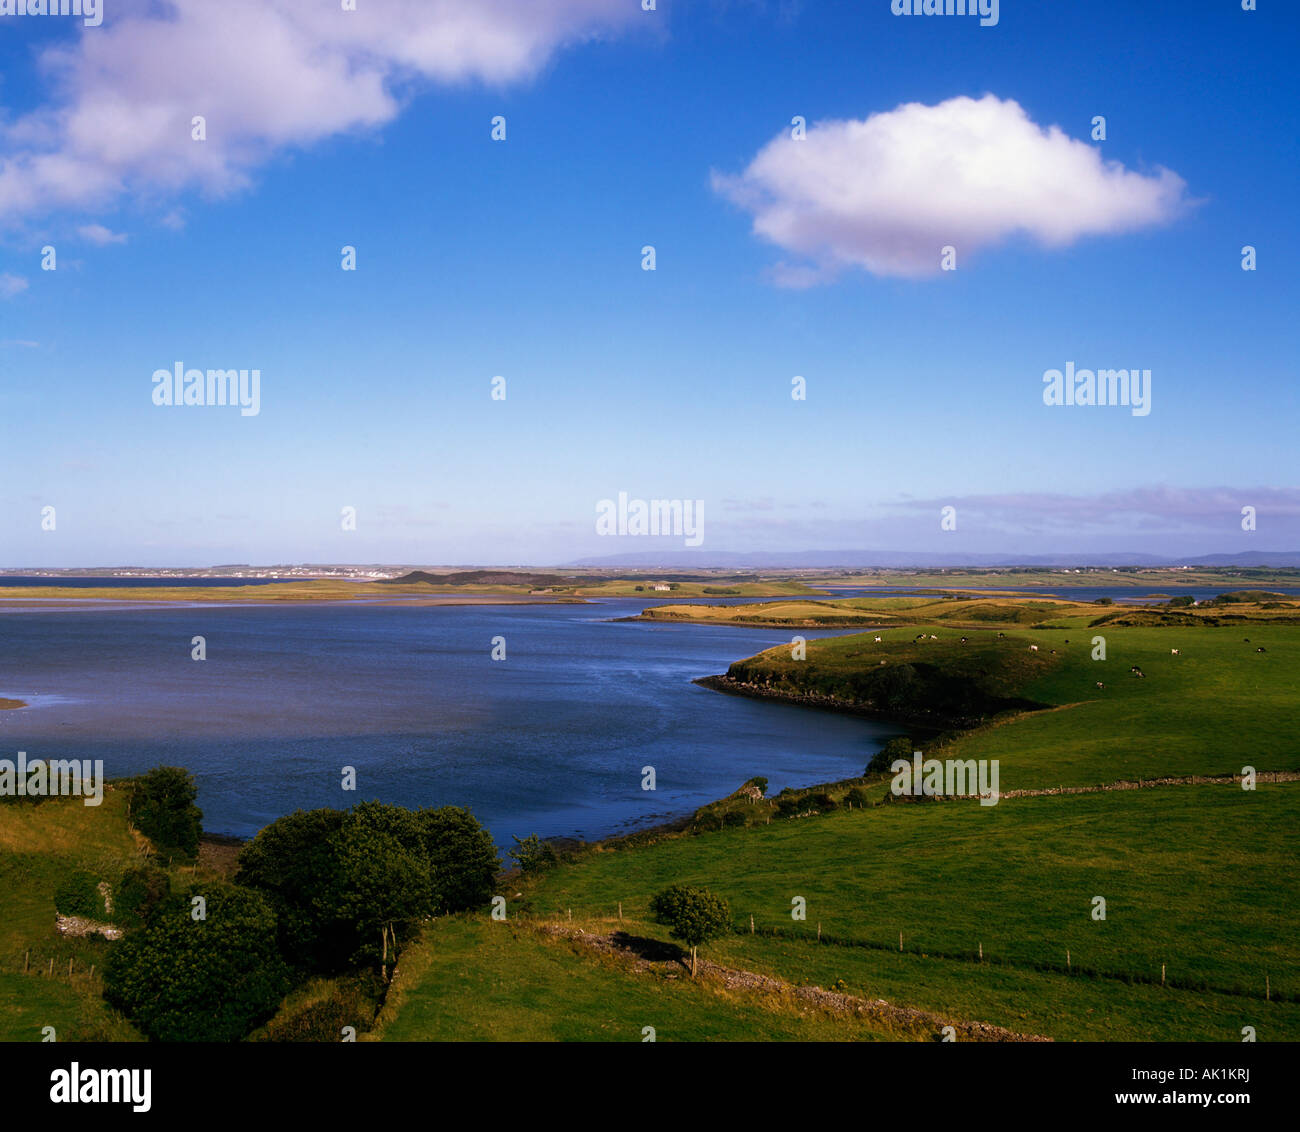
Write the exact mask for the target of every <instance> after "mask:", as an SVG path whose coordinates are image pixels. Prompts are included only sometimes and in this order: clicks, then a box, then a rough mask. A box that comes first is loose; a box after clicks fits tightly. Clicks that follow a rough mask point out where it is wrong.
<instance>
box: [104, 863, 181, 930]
mask: <svg viewBox="0 0 1300 1132" xmlns="http://www.w3.org/2000/svg"><path fill="white" fill-rule="evenodd" d="M171 890H172V886H171V880H170V879H169V878H168V876H167V874H166V873H165V872H163V871H162V869H159V868H156V867H155V866H153V865H132V866H131V867H130V868H128V869H127V870H126V872H125V873H123V874H122V879H121V881H119V882H118V886H117V891H116V892H115V893H114V894H113V919H114V920H115V921H117V922H118V923H123V924H128V925H131V926H134V927H139V926H140V925H141V924H144V923H147V922H148V921H149V918H150V917H151V916H152V915H153V914H154V912H155V911H157V910H158V908H159V907H160V906H161V905H162V904H163V902H164V901H165V900H166V899H167V898H168V897H169V896H170V895H171Z"/></svg>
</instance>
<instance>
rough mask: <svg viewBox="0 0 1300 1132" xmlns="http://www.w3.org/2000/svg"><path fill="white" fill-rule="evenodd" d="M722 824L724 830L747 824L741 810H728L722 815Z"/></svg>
mask: <svg viewBox="0 0 1300 1132" xmlns="http://www.w3.org/2000/svg"><path fill="white" fill-rule="evenodd" d="M722 824H723V827H724V828H733V829H734V828H735V827H736V826H740V825H745V824H747V823H746V821H745V815H744V814H742V813H741V812H740V811H739V810H728V811H727V812H726V813H725V814H723V815H722Z"/></svg>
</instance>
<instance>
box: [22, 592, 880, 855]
mask: <svg viewBox="0 0 1300 1132" xmlns="http://www.w3.org/2000/svg"><path fill="white" fill-rule="evenodd" d="M645 605H646V602H645V601H644V600H643V599H641V598H637V599H635V600H627V601H621V600H620V601H602V602H600V603H595V604H590V605H521V606H513V607H511V606H491V607H490V606H462V607H456V606H436V607H435V606H423V607H413V608H386V607H379V606H373V605H365V604H356V605H310V606H292V607H288V608H284V607H267V606H236V605H223V606H220V607H215V608H214V607H210V606H202V605H195V606H185V607H176V606H171V605H169V606H167V607H163V608H156V609H142V608H139V607H126V608H116V609H109V608H97V609H84V608H73V609H64V610H58V611H26V610H24V611H22V612H16V613H5V614H4V615H3V616H0V695H3V696H9V697H14V698H18V699H22V700H25V701H27V702H28V703H29V704H31V705H32V706H31V707H29V708H27V709H24V710H20V711H6V712H0V752H4V753H5V756H6V757H10V758H12V757H13V755H14V753H16V752H17V751H19V750H22V751H26V752H27V755H28V758H29V759H33V758H72V757H77V758H90V759H103V760H104V764H105V773H106V774H107V775H108V776H109V777H119V776H122V775H126V774H131V773H134V772H137V771H141V770H145V769H147V768H149V767H151V766H155V765H157V764H159V763H168V764H173V765H180V766H185V767H188V768H189V769H190V770H191V771H193V772H194V774H195V777H196V778H197V780H198V784H199V804H200V806H201V807H202V809H203V811H204V827H205V828H206V829H208V830H211V831H214V832H222V833H233V834H239V835H251V834H252V833H254V832H256V831H257V830H258V829H260V828H262V827H263V826H264V825H266V824H267V823H268V822H270V821H272V820H274V819H275V818H276V817H279V816H281V815H282V814H285V813H288V812H290V811H292V810H294V809H297V808H305V809H306V808H312V807H315V806H339V807H345V806H348V805H350V804H352V803H353V802H355V801H357V800H360V799H369V798H379V799H382V800H384V801H389V802H400V803H402V804H405V805H411V806H435V805H445V804H456V805H465V806H468V807H469V808H471V809H472V810H473V811H474V812H475V813H476V814H477V815H478V817H479V819H480V820H481V821H483V822H484V824H486V825H487V826H488V828H489V829H491V830H492V832H493V834H494V835H495V836H496V838H497V840H498V842H500V843H503V844H507V845H508V844H509V843H510V835H512V834H518V835H520V836H524V835H526V834H528V833H532V832H537V833H540V834H542V835H543V836H554V835H568V836H578V837H586V838H589V839H590V838H594V837H599V836H604V835H606V834H609V833H612V832H617V831H620V830H623V829H627V828H631V827H635V826H639V825H645V824H653V823H654V822H656V821H662V820H664V819H665V818H668V817H675V816H678V815H681V814H684V813H688V812H690V811H691V810H692V809H694V808H696V807H698V806H699V805H702V804H703V803H705V802H708V801H711V800H713V799H715V798H718V797H721V796H722V795H724V794H727V793H729V792H730V791H732V790H734V789H735V788H736V787H738V786H739V785H740V784H741V783H742V782H744V781H745V779H747V778H749V777H751V776H753V775H756V774H763V775H766V776H768V778H769V779H770V780H771V789H773V790H779V789H780V788H781V787H783V786H786V785H806V784H810V783H814V782H823V781H827V780H831V779H837V778H843V777H847V776H850V775H855V774H860V773H861V772H862V769H863V767H864V766H865V765H866V762H867V761H868V760H869V758H870V756H871V754H872V753H873V752H874V751H875V750H877V749H878V747H879V745H880V743H881V742H883V740H884V739H885V738H887V737H889V736H890V735H893V734H897V733H899V730H900V729H897V728H891V727H889V726H887V725H883V724H878V723H873V722H869V721H866V720H862V719H857V718H854V717H849V716H842V715H835V714H830V713H825V712H818V711H812V710H808V709H804V708H799V707H794V706H790V705H785V704H771V703H763V702H760V701H756V700H751V699H745V698H741V697H736V696H725V695H721V694H719V693H717V692H711V691H708V690H707V689H704V688H701V687H699V686H698V685H695V684H692V683H691V681H692V680H693V679H695V678H696V677H700V676H706V675H711V674H714V673H720V672H725V671H726V668H727V665H728V664H730V663H731V661H733V660H737V659H739V658H741V657H745V656H749V655H752V654H753V653H755V652H757V651H759V650H760V649H764V648H768V647H770V646H772V645H776V644H780V643H783V642H788V641H789V639H790V634H789V633H781V632H777V631H766V630H759V629H740V628H726V627H719V626H701V625H652V624H646V623H626V622H624V623H618V622H611V621H609V620H607V619H608V618H612V617H623V616H628V615H631V614H634V613H637V612H639V611H640V610H641V609H642V608H644V607H645ZM803 635H805V636H808V637H819V636H832V635H836V634H833V633H807V632H805V633H804V634H803ZM194 636H203V637H205V638H206V642H207V659H206V660H205V661H201V662H199V661H194V660H191V659H190V650H191V643H190V642H191V638H193V637H194ZM495 636H503V637H505V639H506V649H507V659H506V660H504V661H493V660H491V658H490V651H491V648H492V638H493V637H495ZM344 766H353V767H355V768H356V771H357V777H358V790H357V792H356V793H355V794H353V793H345V792H344V791H343V790H342V789H341V788H340V781H341V771H342V768H343V767H344ZM646 766H652V767H654V769H655V773H656V776H657V789H656V790H655V791H653V792H650V791H643V790H642V789H641V780H642V773H643V772H642V768H643V767H646Z"/></svg>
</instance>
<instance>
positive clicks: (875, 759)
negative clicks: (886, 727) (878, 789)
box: [866, 735, 912, 774]
mask: <svg viewBox="0 0 1300 1132" xmlns="http://www.w3.org/2000/svg"><path fill="white" fill-rule="evenodd" d="M898 759H903V760H904V761H906V762H909V763H910V762H911V761H912V740H911V739H909V738H908V737H907V736H906V735H900V736H899V737H898V738H897V739H890V740H889V742H888V743H886V744H885V745H884V746H883V747H881V748H880V750H878V751H877V752H876V753H875V754H874V755H872V756H871V761H870V762H869V763H867V769H866V773H867V774H890V773H891V771H890V767H892V766H893V765H894V763H895V761H896V760H898Z"/></svg>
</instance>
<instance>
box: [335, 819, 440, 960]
mask: <svg viewBox="0 0 1300 1132" xmlns="http://www.w3.org/2000/svg"><path fill="white" fill-rule="evenodd" d="M420 832H421V830H420V822H419V821H418V820H417V818H416V815H415V814H413V813H412V812H411V811H410V810H407V809H403V808H402V807H401V806H388V805H384V804H383V803H382V802H362V803H361V804H360V805H358V806H356V807H355V808H354V809H353V810H352V811H351V812H350V813H349V814H348V815H347V817H346V818H345V819H344V822H343V825H342V826H341V827H340V828H339V831H338V832H337V833H336V834H335V835H334V838H333V841H334V845H335V849H336V851H337V853H338V860H339V864H340V866H341V869H342V885H341V887H340V891H339V911H340V912H342V913H343V914H344V915H345V916H347V917H348V918H349V919H350V920H351V921H352V922H353V923H354V924H355V925H356V928H357V931H358V932H359V933H360V935H361V938H362V940H363V947H362V948H361V949H360V950H359V952H358V954H357V958H361V957H362V956H364V955H366V954H367V953H369V954H374V953H373V952H370V949H369V947H368V945H365V944H364V941H366V940H373V938H374V937H375V936H376V935H378V936H379V950H378V954H377V955H376V956H375V957H376V958H377V959H378V960H379V973H380V976H381V977H382V978H383V979H384V981H385V982H387V980H388V947H389V941H390V940H391V941H392V945H393V953H394V959H395V958H396V952H397V934H396V933H397V929H398V928H399V927H401V928H402V935H403V937H405V935H406V933H407V929H408V928H410V927H412V926H413V925H414V923H415V921H417V920H421V919H424V918H425V917H426V916H431V915H433V912H434V904H435V897H434V884H433V874H432V869H431V868H430V865H429V859H428V856H427V854H426V853H425V852H424V851H423V849H424V846H423V845H422V842H421V837H420Z"/></svg>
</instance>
